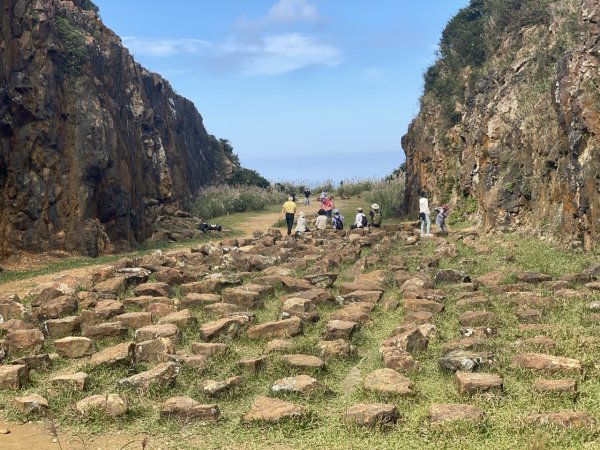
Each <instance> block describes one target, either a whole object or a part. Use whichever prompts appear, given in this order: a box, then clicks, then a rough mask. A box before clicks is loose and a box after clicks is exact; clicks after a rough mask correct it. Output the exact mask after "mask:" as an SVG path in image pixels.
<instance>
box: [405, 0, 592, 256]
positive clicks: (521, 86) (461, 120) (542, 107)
mask: <svg viewBox="0 0 600 450" xmlns="http://www.w3.org/2000/svg"><path fill="white" fill-rule="evenodd" d="M599 22H600V2H598V1H597V0H560V1H558V0H502V1H501V0H472V1H471V3H470V4H469V6H468V7H466V8H464V9H463V10H461V11H460V12H459V13H458V14H457V16H456V17H454V18H453V19H452V20H451V21H450V22H449V23H448V26H447V28H446V29H445V30H444V32H443V34H442V38H441V41H440V55H439V58H438V60H437V62H436V63H435V64H434V65H433V66H432V67H431V68H430V69H429V70H428V71H427V73H426V74H425V77H424V78H425V92H424V94H423V97H422V99H421V109H420V111H419V114H418V116H417V117H416V118H415V119H414V121H413V122H412V124H411V125H410V127H409V130H408V133H407V134H406V135H405V136H404V137H403V139H402V145H403V148H404V151H405V153H406V169H407V189H406V194H405V206H406V208H407V210H408V211H411V212H413V213H414V211H415V209H416V208H417V204H418V192H419V190H420V189H424V190H426V191H427V192H430V193H431V196H430V201H432V202H433V203H436V204H439V203H441V202H447V201H452V203H453V205H454V206H459V207H460V206H461V205H462V206H463V209H466V205H469V204H471V205H472V206H474V205H473V203H474V202H473V201H472V200H471V199H475V200H476V203H477V208H476V210H477V215H478V218H479V219H480V222H481V224H482V225H483V226H484V227H485V228H486V229H487V228H495V229H515V228H519V229H527V230H531V231H534V232H536V233H539V234H540V235H545V236H547V237H552V238H557V239H559V240H561V241H563V242H565V243H568V244H571V245H574V246H583V247H585V248H589V247H590V246H591V245H592V244H593V242H594V240H595V239H597V236H598V233H599V232H600V222H599V220H600V158H599V136H600V106H599V105H600V73H599V71H598V70H599V67H600V60H599V58H600V53H599V51H598V49H599V45H600V25H599ZM473 209H475V208H473Z"/></svg>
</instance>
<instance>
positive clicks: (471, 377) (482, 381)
mask: <svg viewBox="0 0 600 450" xmlns="http://www.w3.org/2000/svg"><path fill="white" fill-rule="evenodd" d="M454 381H455V383H456V386H457V388H458V393H459V394H460V395H464V394H467V395H471V394H476V393H479V392H495V391H501V390H502V386H503V383H502V378H500V377H499V376H498V375H494V374H491V373H469V372H462V371H460V370H459V371H457V372H456V373H455V374H454Z"/></svg>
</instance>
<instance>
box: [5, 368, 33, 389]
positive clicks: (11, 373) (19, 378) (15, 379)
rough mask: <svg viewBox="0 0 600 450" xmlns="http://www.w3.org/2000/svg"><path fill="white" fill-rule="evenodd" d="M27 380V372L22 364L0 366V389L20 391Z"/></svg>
mask: <svg viewBox="0 0 600 450" xmlns="http://www.w3.org/2000/svg"><path fill="white" fill-rule="evenodd" d="M28 380H29V370H28V369H27V366H25V365H23V364H11V365H0V389H21V387H23V385H24V384H25V383H26V382H27V381H28Z"/></svg>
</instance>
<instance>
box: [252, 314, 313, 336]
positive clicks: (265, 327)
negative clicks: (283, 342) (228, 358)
mask: <svg viewBox="0 0 600 450" xmlns="http://www.w3.org/2000/svg"><path fill="white" fill-rule="evenodd" d="M247 333H248V337H249V338H250V339H265V338H267V339H268V338H274V337H278V338H282V337H288V336H296V335H297V334H300V333H302V320H301V319H300V318H299V317H292V318H291V319H284V320H278V321H275V322H267V323H262V324H259V325H254V326H251V327H250V328H248V331H247Z"/></svg>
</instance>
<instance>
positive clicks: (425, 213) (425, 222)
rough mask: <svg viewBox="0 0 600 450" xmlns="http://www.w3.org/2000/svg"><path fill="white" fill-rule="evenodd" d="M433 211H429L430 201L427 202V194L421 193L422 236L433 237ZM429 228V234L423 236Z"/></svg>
mask: <svg viewBox="0 0 600 450" xmlns="http://www.w3.org/2000/svg"><path fill="white" fill-rule="evenodd" d="M430 214H431V211H429V201H428V200H427V193H426V192H425V191H421V198H420V199H419V220H420V221H421V236H431V233H430V232H429V231H430V229H431V218H430V217H429V215H430ZM425 228H427V233H425V234H423V231H425Z"/></svg>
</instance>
